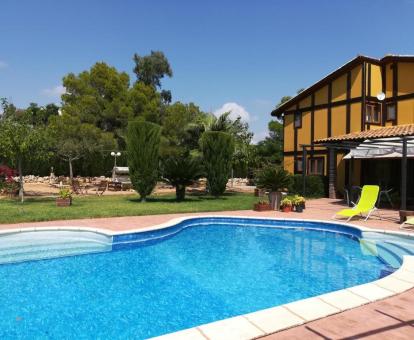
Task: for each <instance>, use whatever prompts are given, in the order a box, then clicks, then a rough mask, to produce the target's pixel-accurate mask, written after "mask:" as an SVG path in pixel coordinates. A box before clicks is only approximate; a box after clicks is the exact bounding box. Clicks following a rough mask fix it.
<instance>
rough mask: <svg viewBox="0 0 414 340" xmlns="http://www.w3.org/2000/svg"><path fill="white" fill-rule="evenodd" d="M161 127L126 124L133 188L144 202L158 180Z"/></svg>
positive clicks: (136, 123) (145, 124) (137, 123)
mask: <svg viewBox="0 0 414 340" xmlns="http://www.w3.org/2000/svg"><path fill="white" fill-rule="evenodd" d="M160 138H161V127H160V126H159V125H157V124H153V123H150V122H130V123H129V124H128V135H127V153H128V166H129V174H130V177H131V182H132V186H133V188H134V189H135V190H136V191H137V192H138V193H139V195H140V197H141V201H142V202H145V199H146V197H147V196H148V195H150V194H151V192H152V190H154V188H155V185H156V184H157V179H158V154H159V147H160Z"/></svg>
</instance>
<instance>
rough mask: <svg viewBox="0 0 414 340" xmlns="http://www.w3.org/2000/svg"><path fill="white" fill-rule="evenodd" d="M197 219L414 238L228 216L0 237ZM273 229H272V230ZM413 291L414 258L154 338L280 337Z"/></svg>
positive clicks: (110, 232)
mask: <svg viewBox="0 0 414 340" xmlns="http://www.w3.org/2000/svg"><path fill="white" fill-rule="evenodd" d="M196 218H244V219H263V220H274V221H299V222H300V221H306V222H319V223H323V224H336V225H342V226H347V227H352V228H355V229H358V230H360V231H362V232H377V233H384V234H392V235H397V236H409V237H410V238H413V235H412V234H410V233H408V232H399V231H387V230H383V229H371V228H367V227H362V226H357V225H354V224H349V223H343V222H337V221H333V222H330V221H326V220H311V219H291V218H289V219H280V218H271V217H252V216H228V215H197V216H187V217H180V218H174V219H171V220H170V221H168V222H166V223H162V224H159V225H156V226H151V227H147V228H141V229H130V230H124V231H119V232H118V231H113V230H108V229H102V228H89V227H76V226H73V227H72V226H64V227H34V228H13V229H5V230H1V231H0V234H10V233H16V232H28V231H43V230H44V231H46V230H78V231H93V232H96V233H99V234H105V235H107V236H114V235H123V234H131V233H138V232H145V231H151V230H158V229H164V228H167V227H172V226H175V225H176V224H178V223H180V222H183V221H185V220H189V219H196ZM271 227H272V226H269V228H271ZM411 288H414V256H406V255H405V256H404V257H403V264H402V265H401V267H400V268H399V269H398V270H397V271H395V272H394V273H392V274H390V275H388V276H386V277H384V278H382V279H379V280H376V281H373V282H369V283H365V284H362V285H359V286H354V287H350V288H345V289H342V290H338V291H334V292H331V293H326V294H322V295H319V296H315V297H311V298H307V299H302V300H298V301H294V302H290V303H288V304H284V305H280V306H277V307H272V308H268V309H263V310H259V311H257V312H253V313H248V314H244V315H240V316H235V317H232V318H228V319H224V320H219V321H215V322H211V323H208V324H204V325H199V326H196V327H193V328H189V329H185V330H181V331H178V332H174V333H169V334H165V335H161V336H159V337H156V338H153V339H157V340H177V339H180V340H181V339H183V340H186V339H192V340H197V339H200V340H206V339H225V340H232V339H238V340H240V339H246V340H247V339H255V338H258V337H262V336H265V335H268V334H272V333H276V332H279V331H282V330H284V329H287V328H291V327H295V326H299V325H302V324H304V323H307V322H309V321H314V320H317V319H321V318H324V317H327V316H330V315H332V314H336V313H340V312H343V311H345V310H348V309H352V308H356V307H359V306H362V305H365V304H367V303H370V302H374V301H378V300H382V299H385V298H388V297H391V296H393V295H397V294H400V293H402V292H405V291H407V290H409V289H411Z"/></svg>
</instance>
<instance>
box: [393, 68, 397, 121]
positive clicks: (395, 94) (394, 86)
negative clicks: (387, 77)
mask: <svg viewBox="0 0 414 340" xmlns="http://www.w3.org/2000/svg"><path fill="white" fill-rule="evenodd" d="M392 98H393V101H394V103H395V120H394V121H393V122H392V125H397V122H398V103H397V101H398V63H397V62H395V61H394V62H393V63H392Z"/></svg>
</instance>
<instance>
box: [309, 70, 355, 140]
mask: <svg viewBox="0 0 414 340" xmlns="http://www.w3.org/2000/svg"><path fill="white" fill-rule="evenodd" d="M350 99H351V71H348V73H347V75H346V133H349V132H350V131H351V103H350V102H349V101H350ZM312 140H313V139H312Z"/></svg>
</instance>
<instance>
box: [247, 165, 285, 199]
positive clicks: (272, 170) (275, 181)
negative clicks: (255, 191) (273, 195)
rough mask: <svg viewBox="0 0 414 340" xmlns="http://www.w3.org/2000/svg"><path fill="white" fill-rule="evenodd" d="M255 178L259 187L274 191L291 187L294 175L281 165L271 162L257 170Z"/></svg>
mask: <svg viewBox="0 0 414 340" xmlns="http://www.w3.org/2000/svg"><path fill="white" fill-rule="evenodd" d="M255 180H256V186H257V187H258V188H261V189H266V190H269V191H271V192H274V191H278V190H281V189H284V188H289V186H290V185H291V183H292V175H290V174H289V172H287V171H286V170H284V169H283V168H282V167H280V166H279V167H278V166H276V165H273V164H269V165H266V166H265V167H264V168H263V169H260V170H258V171H257V173H256V178H255Z"/></svg>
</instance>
